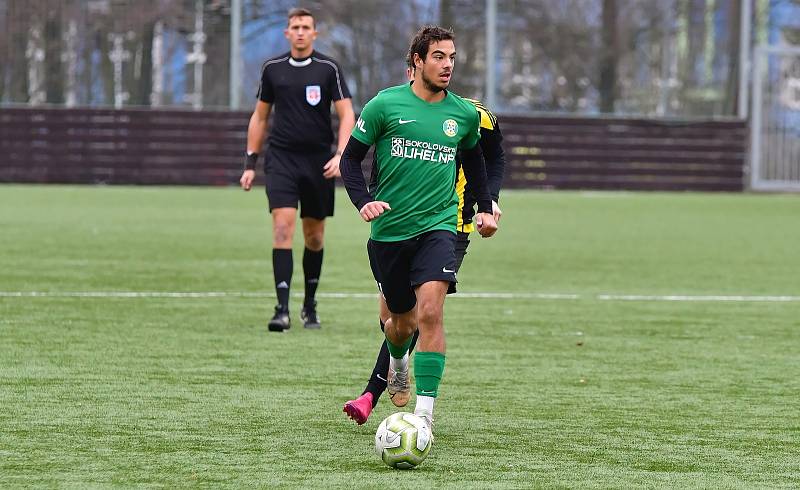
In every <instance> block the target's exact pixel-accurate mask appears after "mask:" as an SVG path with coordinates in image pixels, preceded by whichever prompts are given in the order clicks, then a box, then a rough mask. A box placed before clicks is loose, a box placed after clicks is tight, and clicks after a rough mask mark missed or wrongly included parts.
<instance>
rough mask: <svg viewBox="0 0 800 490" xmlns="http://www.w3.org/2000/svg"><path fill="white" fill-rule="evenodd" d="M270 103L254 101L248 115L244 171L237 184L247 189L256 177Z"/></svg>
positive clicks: (251, 185) (265, 133)
mask: <svg viewBox="0 0 800 490" xmlns="http://www.w3.org/2000/svg"><path fill="white" fill-rule="evenodd" d="M271 109H272V104H268V103H267V102H264V101H263V100H259V101H258V102H256V109H255V110H254V111H253V115H252V116H250V123H249V124H248V125H247V154H246V155H245V163H244V172H242V178H240V179H239V184H240V185H241V186H242V189H244V190H246V191H249V190H250V189H251V188H252V187H253V180H255V178H256V162H257V161H258V154H259V153H260V152H261V145H263V144H264V138H265V137H266V136H267V120H268V119H269V112H270V110H271Z"/></svg>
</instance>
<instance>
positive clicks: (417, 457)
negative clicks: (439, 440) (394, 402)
mask: <svg viewBox="0 0 800 490" xmlns="http://www.w3.org/2000/svg"><path fill="white" fill-rule="evenodd" d="M432 442H433V436H432V435H431V428H430V427H428V424H427V423H426V422H425V419H423V418H421V417H418V416H416V415H414V414H413V413H406V412H398V413H395V414H392V415H389V416H388V417H386V418H385V419H384V420H383V422H381V425H379V426H378V431H377V432H376V433H375V452H377V453H378V456H380V458H381V460H382V461H383V462H384V463H386V464H387V465H389V466H391V467H392V468H398V469H401V470H408V469H411V468H414V467H415V466H417V465H419V464H420V463H422V462H423V461H424V460H425V458H426V457H427V456H428V453H429V452H430V451H431V445H432V444H431V443H432Z"/></svg>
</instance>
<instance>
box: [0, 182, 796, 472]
mask: <svg viewBox="0 0 800 490" xmlns="http://www.w3.org/2000/svg"><path fill="white" fill-rule="evenodd" d="M265 203H266V201H265V197H264V195H263V193H262V192H261V191H255V192H252V193H249V194H247V193H243V192H241V191H239V190H236V189H234V188H158V187H155V188H132V187H62V186H48V187H43V186H8V185H6V186H0V487H3V488H6V487H23V486H24V487H27V486H57V487H62V486H65V487H79V488H85V487H90V486H101V487H105V486H110V485H120V486H138V485H145V486H148V485H152V486H163V487H184V486H208V487H230V488H252V487H264V488H309V487H317V488H354V487H355V488H387V487H391V488H420V487H435V488H442V487H451V488H499V487H508V488H530V487H561V488H630V487H649V488H653V487H661V488H674V487H681V488H686V487H696V488H731V487H734V488H753V487H785V488H796V487H798V486H800V456H798V455H799V454H800V411H798V409H797V406H798V405H797V396H798V393H800V362H798V346H800V254H798V244H800V199H798V198H797V196H792V195H746V194H745V195H740V194H717V195H714V194H655V193H654V194H638V193H553V192H522V191H517V192H505V193H504V194H503V197H502V200H501V206H502V207H503V210H504V212H505V214H504V217H503V219H502V220H501V222H500V225H501V230H500V232H499V233H498V235H497V236H496V237H495V238H492V239H490V240H485V239H479V238H475V239H473V243H472V244H471V246H470V249H469V254H468V255H467V257H466V260H465V264H464V267H463V268H462V271H461V273H460V274H459V280H460V281H461V283H460V285H459V291H461V293H462V294H461V296H459V295H456V296H454V297H451V298H450V299H448V301H447V305H446V315H445V325H446V329H447V334H448V358H447V368H446V371H445V377H444V381H443V384H442V387H441V390H440V398H439V400H438V401H437V405H436V425H435V435H436V440H435V444H434V448H433V450H432V452H431V455H430V456H429V458H428V459H427V460H426V461H425V462H424V463H423V464H422V465H421V466H420V467H419V468H418V469H416V470H412V471H398V470H391V469H389V468H387V467H385V466H384V465H383V464H382V463H381V461H380V459H379V458H378V457H377V456H376V455H375V454H374V452H373V447H372V446H373V435H374V431H375V429H376V428H377V426H378V424H379V423H380V421H381V420H382V418H384V417H386V416H388V415H390V414H391V413H393V412H395V411H398V409H396V408H395V407H393V406H392V405H391V403H390V402H389V401H388V399H382V400H381V402H380V403H379V405H378V407H377V408H376V411H375V412H374V413H373V415H372V417H371V418H370V420H369V421H368V422H367V424H366V425H364V426H361V427H359V426H356V425H355V424H354V423H353V422H352V421H350V420H349V419H347V418H346V417H345V415H344V414H343V413H342V412H341V410H342V405H343V403H344V402H345V401H346V400H348V399H349V398H353V397H355V396H356V395H358V394H360V392H361V390H362V388H363V384H364V383H365V381H366V379H367V377H368V375H369V373H370V372H371V370H372V364H373V361H374V355H375V353H376V352H377V349H378V347H379V342H380V341H381V338H382V337H381V334H380V331H379V329H378V325H377V310H376V302H375V299H374V298H372V297H371V294H363V293H373V292H374V283H373V281H372V278H371V274H370V272H369V267H368V263H367V259H366V251H365V247H364V242H365V240H366V237H367V234H368V225H366V224H365V223H363V222H360V220H359V218H358V215H357V214H356V212H355V210H354V209H353V208H352V206H351V205H350V203H349V202H348V201H347V199H346V197H345V196H344V192H343V191H341V190H340V191H339V195H338V201H337V206H338V208H337V215H336V217H335V218H334V219H332V220H331V221H330V222H329V224H328V234H327V239H326V246H325V263H324V265H323V275H322V281H321V285H320V289H319V292H320V298H319V312H320V315H321V317H322V321H323V329H322V330H320V331H306V330H304V329H303V328H302V326H301V324H300V322H299V320H298V318H297V313H299V307H300V301H301V299H300V298H299V297H297V296H294V297H293V299H292V301H293V303H292V315H293V322H294V325H293V328H292V329H291V330H290V331H289V332H286V333H285V334H275V333H269V332H267V331H266V321H267V320H268V318H269V316H270V313H271V309H272V306H273V304H274V297H273V296H272V294H273V291H272V287H271V282H272V279H271V276H272V273H271V259H270V257H271V252H270V250H271V246H270V229H269V218H268V216H267V214H266V211H265V209H264V208H265ZM299 236H300V234H299V231H298V234H297V237H299ZM301 250H302V244H301V243H297V244H296V247H295V252H296V253H295V275H294V280H295V282H294V286H295V287H294V290H293V292H294V293H295V294H301V293H302V268H301V260H300V255H299V254H300V252H301ZM130 292H140V293H141V292H149V293H154V294H152V295H150V296H144V297H141V296H135V295H132V296H130V297H128V296H125V295H124V294H122V293H130ZM209 292H218V293H220V294H219V295H216V296H214V295H209V294H207V293H209ZM176 293H198V294H197V295H196V296H192V295H187V294H183V295H181V294H176ZM339 293H341V294H340V295H339V296H337V294H339ZM354 293H362V294H354ZM476 293H512V294H509V295H508V296H507V297H498V296H497V295H490V297H476V296H477V294H476ZM71 295H72V296H71ZM548 295H554V296H548ZM561 295H564V296H561ZM629 295H631V296H633V295H635V296H643V298H640V299H638V300H633V299H626V297H627V296H629ZM669 299H671V300H669ZM412 404H413V400H412ZM408 409H409V410H411V409H413V407H409V408H408Z"/></svg>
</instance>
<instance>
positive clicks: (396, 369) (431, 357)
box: [341, 26, 497, 426]
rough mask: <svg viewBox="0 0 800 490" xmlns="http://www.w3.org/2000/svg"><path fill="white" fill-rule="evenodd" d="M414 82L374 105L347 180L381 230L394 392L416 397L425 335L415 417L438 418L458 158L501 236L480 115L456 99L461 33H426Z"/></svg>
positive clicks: (487, 228)
mask: <svg viewBox="0 0 800 490" xmlns="http://www.w3.org/2000/svg"><path fill="white" fill-rule="evenodd" d="M409 53H410V54H411V59H412V60H413V63H414V67H415V70H414V82H413V83H411V84H404V85H401V86H397V87H391V88H388V89H386V90H383V91H381V92H380V93H379V94H378V95H377V96H376V97H375V98H373V99H372V100H371V101H370V102H369V103H367V105H366V106H365V107H364V109H363V111H362V113H361V118H360V119H359V121H358V122H357V123H356V127H355V128H354V129H353V133H352V136H351V137H350V140H349V141H348V143H347V147H346V148H345V151H344V155H343V156H342V165H341V171H342V178H343V179H344V182H345V187H346V188H347V192H348V194H349V196H350V199H351V201H352V202H353V204H354V205H355V206H356V208H357V209H358V210H359V213H360V214H361V217H362V218H363V219H364V221H367V222H370V223H371V233H370V239H369V241H368V243H367V252H368V255H369V259H370V266H371V267H372V272H373V275H374V276H375V280H376V281H377V283H378V287H379V289H380V291H381V293H382V294H383V297H384V299H385V300H386V304H387V306H388V309H389V312H390V317H389V319H388V321H387V322H386V324H385V334H386V343H387V347H388V349H389V354H390V361H389V376H388V386H387V391H388V392H389V395H390V396H401V397H408V396H409V393H410V386H409V372H408V349H409V345H410V343H411V340H412V337H413V334H414V332H415V331H416V330H417V328H419V332H420V335H419V345H418V350H417V351H416V354H415V358H414V375H415V378H416V383H417V386H416V393H417V401H416V407H415V409H414V413H416V414H417V415H420V416H422V417H423V418H425V420H427V422H428V424H429V426H430V425H431V424H432V420H433V405H434V400H435V399H436V396H437V395H438V388H439V383H440V381H441V379H442V375H443V373H444V364H445V334H444V327H443V306H444V299H445V295H446V293H447V290H448V287H449V286H450V285H451V284H453V283H455V282H456V277H455V268H456V265H455V260H456V259H455V252H454V243H455V238H456V224H457V216H458V196H457V194H456V188H455V182H456V170H457V169H456V158H455V157H456V152H457V151H459V150H460V151H461V163H462V168H463V170H464V174H465V175H466V179H467V181H468V182H470V183H471V184H470V185H471V186H474V187H473V192H474V195H475V197H476V200H477V204H478V213H477V214H476V215H475V224H476V226H477V229H478V232H479V233H480V234H481V236H484V237H489V236H492V235H493V234H494V233H495V231H497V223H496V222H495V219H494V217H493V216H492V199H491V196H490V195H489V191H488V188H487V183H486V169H485V167H484V163H483V159H482V157H481V152H480V146H479V145H478V141H479V138H480V133H479V123H480V116H479V114H478V111H477V109H476V108H475V106H474V105H473V104H471V103H470V102H468V101H466V100H464V99H462V98H461V97H459V96H457V95H455V94H453V93H451V92H448V91H447V90H446V89H447V87H448V85H449V83H450V78H451V76H452V70H453V63H454V61H455V55H456V52H455V44H454V42H453V33H452V32H451V31H449V30H446V29H442V28H440V27H431V26H428V27H424V28H423V29H422V30H420V32H419V33H418V34H417V35H416V37H415V38H414V39H413V41H412V43H411V48H410V49H409ZM372 145H375V152H376V165H375V169H374V171H375V172H377V173H376V175H375V176H374V181H375V183H376V184H375V186H374V188H372V189H368V188H367V185H366V181H365V180H364V176H363V174H362V173H361V161H362V160H363V159H364V156H365V155H366V153H367V151H368V150H369V147H370V146H372Z"/></svg>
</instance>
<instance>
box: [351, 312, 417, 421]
mask: <svg viewBox="0 0 800 490" xmlns="http://www.w3.org/2000/svg"><path fill="white" fill-rule="evenodd" d="M383 326H384V325H383V322H382V321H381V331H383ZM418 338H419V330H417V331H416V332H414V337H413V338H412V339H411V347H409V348H408V354H409V356H410V355H411V351H413V350H414V346H415V345H417V339H418ZM388 373H389V348H388V347H386V341H385V340H384V341H383V343H381V350H380V352H378V359H377V360H376V361H375V367H374V368H372V376H370V378H369V381H368V382H367V387H366V389H365V390H364V393H372V408H375V406H376V405H377V404H378V399H379V398H380V397H381V395H382V394H383V392H384V391H386V383H387V381H386V376H387V374H388ZM364 393H362V395H363V394H364Z"/></svg>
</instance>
